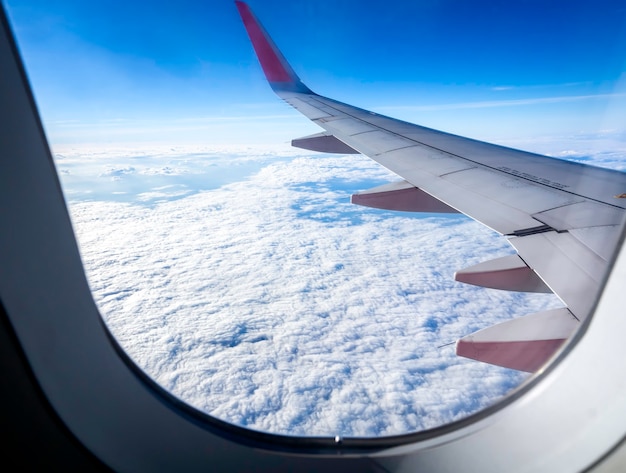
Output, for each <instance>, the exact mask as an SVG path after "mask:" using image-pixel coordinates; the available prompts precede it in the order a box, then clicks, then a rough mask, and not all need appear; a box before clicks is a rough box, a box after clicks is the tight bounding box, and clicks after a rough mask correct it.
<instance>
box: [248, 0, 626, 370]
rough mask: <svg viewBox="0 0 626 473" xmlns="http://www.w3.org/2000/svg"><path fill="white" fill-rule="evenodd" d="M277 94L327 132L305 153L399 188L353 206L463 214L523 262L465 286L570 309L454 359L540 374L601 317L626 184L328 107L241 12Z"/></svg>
mask: <svg viewBox="0 0 626 473" xmlns="http://www.w3.org/2000/svg"><path fill="white" fill-rule="evenodd" d="M236 4H237V8H238V9H239V13H240V15H241V17H242V20H243V23H244V25H245V27H246V30H247V32H248V35H249V36H250V40H251V42H252V45H253V47H254V50H255V52H256V54H257V57H258V58H259V62H260V63H261V66H262V68H263V71H264V73H265V76H266V77H267V80H268V82H269V84H270V86H271V87H272V89H273V90H274V92H275V93H276V94H277V95H278V96H279V97H280V98H281V99H283V100H284V101H285V102H287V103H288V104H290V105H291V106H293V107H294V108H295V109H297V110H298V111H299V112H300V113H302V114H303V115H305V116H306V117H307V118H309V119H310V120H311V121H313V122H315V123H316V124H318V125H319V126H320V127H321V128H323V129H324V130H325V131H324V132H322V133H318V134H315V135H311V136H308V137H304V138H300V139H297V140H294V141H293V142H292V144H293V145H294V146H297V147H301V148H305V149H310V150H315V151H323V152H331V153H362V154H364V155H367V156H369V157H370V158H372V159H373V160H375V161H376V162H378V163H380V164H382V165H383V166H385V167H386V168H388V169H389V170H391V171H393V172H394V173H396V174H398V176H400V177H401V178H402V179H403V180H402V181H401V182H397V183H391V184H389V185H385V186H382V187H379V188H376V189H371V190H369V191H365V192H362V193H359V194H355V195H353V196H352V202H353V203H357V204H361V205H368V206H372V207H377V208H384V209H390V210H404V211H407V210H408V211H416V212H433V211H435V212H461V213H463V214H465V215H468V216H469V217H471V218H473V219H475V220H477V221H479V222H481V223H483V224H484V225H486V226H488V227H489V228H491V229H493V230H495V231H496V232H498V233H500V234H501V235H503V236H504V237H505V238H507V239H508V241H509V243H510V244H511V245H512V246H513V247H514V248H515V249H516V251H517V255H512V256H507V257H504V258H498V259H496V260H492V261H487V262H484V263H481V264H479V265H476V266H473V267H470V268H466V269H461V270H459V271H458V272H457V273H456V275H455V278H456V280H458V281H461V282H465V283H469V284H474V285H478V286H483V287H490V288H497V289H504V290H510V291H524V292H554V294H556V295H557V296H558V297H559V298H560V299H561V300H562V301H563V303H564V304H565V306H566V307H564V308H562V309H556V310H550V311H545V312H540V313H536V314H532V315H528V316H525V317H521V318H518V319H513V320H510V321H507V322H504V323H501V324H498V325H494V326H492V327H488V328H486V329H483V330H481V331H478V332H476V333H474V334H470V335H467V336H465V337H463V338H461V339H460V340H459V341H458V342H457V346H456V351H457V354H458V355H461V356H465V357H468V358H473V359H476V360H480V361H484V362H488V363H492V364H496V365H500V366H505V367H509V368H514V369H518V370H523V371H531V372H532V371H536V370H537V369H539V368H540V367H541V366H542V365H543V364H544V362H545V361H546V360H547V359H549V358H550V357H551V356H552V355H553V354H554V353H555V352H556V351H557V350H558V348H559V347H560V346H561V344H562V343H563V342H564V341H565V340H566V339H567V338H568V337H569V335H570V334H571V333H572V332H573V331H574V330H575V329H576V328H577V327H578V326H579V324H580V322H581V321H582V320H584V319H585V318H586V317H587V315H588V314H589V313H590V312H591V310H592V309H593V306H594V304H595V301H596V298H597V295H598V293H599V291H600V288H601V287H602V283H603V280H604V276H605V274H606V272H607V269H608V266H609V264H610V263H609V262H610V261H611V258H612V255H613V251H614V249H615V246H616V243H617V241H618V239H619V236H620V227H621V224H622V222H623V220H624V216H625V212H624V210H625V208H626V174H625V173H622V172H619V171H613V170H608V169H602V168H597V167H593V166H589V165H584V164H580V163H575V162H570V161H565V160H561V159H556V158H551V157H548V156H541V155H538V154H534V153H528V152H524V151H519V150H515V149H511V148H506V147H503V146H498V145H494V144H490V143H485V142H481V141H477V140H473V139H469V138H464V137H461V136H456V135H452V134H449V133H444V132H442V131H437V130H433V129H430V128H426V127H423V126H418V125H414V124H412V123H407V122H404V121H401V120H396V119H393V118H390V117H386V116H383V115H379V114H377V113H374V112H370V111H367V110H363V109H360V108H357V107H354V106H351V105H347V104H345V103H342V102H338V101H336V100H333V99H330V98H327V97H322V96H320V95H318V94H316V93H314V92H313V91H311V90H310V89H309V88H308V87H307V86H306V85H304V84H303V83H302V81H301V80H300V79H299V78H298V76H297V75H296V73H295V72H294V71H293V69H292V68H291V66H290V65H289V63H288V62H287V61H286V59H285V57H284V56H283V55H282V53H281V52H280V50H279V49H278V48H277V47H276V45H275V44H274V42H273V41H272V39H271V38H270V36H269V35H268V34H267V32H266V31H265V29H264V28H263V26H262V25H261V24H260V23H259V21H258V20H257V19H256V17H255V16H254V14H253V13H252V11H251V10H250V8H249V7H248V6H247V5H246V4H245V3H243V2H239V1H237V2H236Z"/></svg>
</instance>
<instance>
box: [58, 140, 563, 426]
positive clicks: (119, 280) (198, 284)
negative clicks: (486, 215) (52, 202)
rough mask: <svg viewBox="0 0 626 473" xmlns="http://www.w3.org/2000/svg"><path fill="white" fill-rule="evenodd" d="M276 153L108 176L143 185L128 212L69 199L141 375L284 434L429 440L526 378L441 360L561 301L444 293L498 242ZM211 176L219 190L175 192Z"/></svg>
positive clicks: (379, 173)
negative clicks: (489, 331) (433, 431)
mask: <svg viewBox="0 0 626 473" xmlns="http://www.w3.org/2000/svg"><path fill="white" fill-rule="evenodd" d="M291 153H293V152H291ZM273 154H274V155H276V157H273V156H272V153H267V154H264V153H256V154H250V153H249V152H244V151H240V152H235V153H224V152H220V153H213V154H211V153H206V152H198V153H194V154H192V153H189V152H187V153H185V154H178V153H177V152H172V151H170V152H167V153H163V154H161V155H160V156H156V155H151V157H149V158H148V159H146V160H145V161H140V160H137V161H138V162H142V163H143V164H142V166H139V165H137V164H135V163H134V162H133V164H132V165H129V166H130V167H132V168H134V172H132V173H123V172H122V173H117V174H116V176H118V177H120V180H121V181H122V182H124V181H125V180H129V181H134V180H135V179H139V177H138V176H141V177H140V179H141V180H142V181H141V182H142V183H143V187H141V188H140V189H139V188H138V190H137V192H136V193H135V194H134V197H133V198H132V199H130V198H128V199H121V201H120V199H117V198H116V196H115V195H114V194H105V193H101V194H100V197H99V198H97V199H93V198H92V197H90V198H87V197H85V196H84V195H83V196H80V195H79V196H78V197H79V198H76V199H74V201H73V202H72V203H71V206H70V208H71V213H72V218H73V221H74V225H75V228H76V231H77V234H78V236H79V242H80V247H81V253H82V255H83V259H84V262H85V266H86V268H87V269H88V274H89V281H90V285H91V287H92V290H93V292H94V296H95V298H96V300H97V301H98V304H99V306H100V308H101V312H102V314H103V316H104V318H105V320H106V322H107V325H108V326H109V327H110V329H111V331H112V332H113V334H114V335H115V336H116V338H117V339H118V340H119V341H120V343H121V345H122V346H123V347H124V349H125V350H127V352H128V353H129V355H130V356H131V357H132V358H133V359H134V360H135V361H136V362H137V363H138V365H139V366H140V367H141V368H142V369H144V370H145V371H146V372H147V373H148V374H150V376H152V377H153V378H154V379H156V380H157V381H158V382H159V383H160V384H161V385H162V386H164V387H165V388H166V389H168V390H169V391H171V392H172V393H173V394H175V395H176V396H178V397H180V398H181V399H184V400H185V401H186V402H188V403H190V404H191V405H193V406H195V407H197V408H199V409H201V410H203V411H205V412H208V413H210V414H211V415H215V416H217V417H219V418H222V419H225V420H228V421H230V422H234V423H236V424H239V425H244V426H247V427H250V428H255V429H259V430H265V431H272V432H277V433H285V434H291V435H331V436H334V435H342V436H377V435H391V434H398V433H405V432H411V431H415V430H421V429H424V428H430V427H434V426H437V425H441V424H442V423H446V422H450V421H452V420H455V419H459V418H462V417H464V416H466V415H468V414H470V413H472V412H475V411H476V410H478V409H480V408H482V407H484V406H486V405H489V404H491V403H492V402H494V400H495V399H498V398H500V397H501V396H502V395H504V394H505V393H506V392H508V391H509V390H510V389H512V388H513V387H515V386H517V385H518V384H519V382H521V381H522V380H523V379H525V375H524V374H521V373H517V372H513V371H509V370H506V369H502V368H498V367H494V366H489V365H486V364H481V363H476V362H473V361H470V360H465V359H461V358H457V357H456V356H455V355H454V348H453V346H444V347H441V348H438V347H440V346H441V345H444V344H446V343H449V342H453V341H454V340H456V339H457V338H459V337H461V336H463V335H465V334H467V333H470V332H472V331H474V330H477V329H480V328H483V327H486V326H489V325H491V324H493V323H497V322H499V321H503V320H507V319H509V318H511V317H514V316H519V315H524V314H526V313H531V312H535V311H537V310H541V309H543V308H547V307H554V306H556V305H558V302H557V301H556V299H555V298H554V297H551V296H527V295H521V294H512V293H505V292H499V291H494V290H486V289H480V288H474V287H470V286H464V285H462V284H460V283H456V282H454V281H453V273H454V271H455V270H458V269H461V268H463V267H465V266H470V265H472V264H474V263H477V262H479V261H482V260H485V259H490V258H493V257H497V256H500V255H502V254H507V253H510V252H511V250H510V248H508V245H507V244H506V242H505V241H504V240H503V239H502V238H500V237H498V236H497V235H495V234H493V233H492V232H491V231H489V230H487V229H485V228H484V227H482V226H481V225H479V224H477V223H475V222H472V221H470V220H468V219H466V218H465V217H462V216H458V215H453V216H437V215H432V216H426V217H423V216H414V215H411V214H404V213H391V212H385V211H378V210H373V209H363V208H359V207H356V206H353V205H351V204H349V195H350V194H351V193H353V192H355V191H357V190H362V189H364V188H369V187H373V186H375V185H378V184H380V183H382V182H385V181H387V180H393V179H395V178H394V177H393V176H392V175H390V174H389V173H388V172H387V171H385V170H384V169H381V168H380V167H378V166H377V165H376V164H375V163H373V162H371V161H370V160H369V159H367V158H363V157H354V156H350V157H341V156H321V155H302V154H300V155H298V154H297V152H296V154H292V155H288V154H287V153H286V152H282V151H279V152H278V153H273ZM72 159H73V158H72V156H67V155H66V157H65V159H64V160H60V161H59V166H61V167H62V168H63V167H65V166H70V165H71V162H72ZM106 159H107V160H109V161H117V160H118V158H116V157H115V156H110V157H108V158H106ZM102 161H105V159H102ZM120 161H121V159H120ZM169 163H176V165H177V166H179V167H180V172H179V173H177V174H174V175H171V176H169V177H171V178H172V181H171V182H172V184H171V187H167V186H156V187H150V184H151V183H152V181H150V179H151V175H150V173H149V172H148V170H151V169H162V168H163V167H165V166H166V165H167V166H170V165H171V164H169ZM226 163H229V164H226ZM144 165H145V167H143V166H144ZM92 166H93V165H92ZM99 166H100V165H97V166H95V167H92V171H91V172H95V170H96V168H98V167H99ZM106 166H107V167H106V169H118V170H124V169H127V167H125V166H120V167H118V166H117V165H116V166H109V165H108V164H107V165H106ZM229 166H230V171H233V168H236V169H238V170H240V171H242V175H241V177H240V178H239V179H235V178H233V177H231V174H229V172H228V169H229ZM213 169H215V171H216V172H218V173H221V172H223V176H224V178H223V179H224V182H223V183H219V182H217V181H213V182H209V183H208V184H207V185H205V186H204V187H202V186H200V187H194V186H191V185H189V186H188V187H187V188H185V190H184V191H183V190H181V189H183V188H179V187H176V182H177V179H179V178H180V176H187V175H188V174H192V173H193V172H195V171H198V174H197V175H196V176H201V177H203V178H204V177H207V178H208V176H210V175H211V172H212V170H213ZM199 170H201V171H199ZM101 174H102V173H101ZM99 179H101V180H109V179H110V176H108V175H102V176H100V177H99ZM200 181H201V179H198V180H197V181H194V182H196V183H199V182H200ZM209 181H210V179H209ZM108 182H111V181H110V180H109V181H108ZM117 183H118V181H115V182H114V183H113V184H116V185H117ZM131 187H132V186H131ZM178 191H180V192H181V193H180V194H175V192H178ZM127 197H128V196H127ZM143 197H145V199H144V198H143ZM88 199H90V200H88Z"/></svg>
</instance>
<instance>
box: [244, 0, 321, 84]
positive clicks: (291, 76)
mask: <svg viewBox="0 0 626 473" xmlns="http://www.w3.org/2000/svg"><path fill="white" fill-rule="evenodd" d="M235 6H236V7H237V10H238V11H239V15H240V16H241V20H242V21H243V24H244V27H245V28H246V32H247V33H248V37H249V38H250V42H251V43H252V47H253V48H254V52H255V53H256V56H257V58H258V60H259V62H260V63H261V68H262V69H263V72H264V73H265V77H266V79H267V81H268V82H269V84H270V86H271V87H272V89H273V90H274V91H275V92H299V93H309V94H310V93H312V91H311V89H309V88H308V87H307V86H306V85H304V84H303V83H302V81H301V80H300V78H299V77H298V75H297V74H296V73H295V71H294V70H293V69H292V67H291V66H290V65H289V63H288V62H287V60H286V59H285V57H284V56H283V54H282V53H281V51H280V49H278V47H277V46H276V44H275V43H274V41H273V40H272V38H271V37H270V35H269V34H268V33H267V31H266V30H265V28H263V25H262V24H261V22H260V21H259V20H258V19H257V18H256V16H255V15H254V13H253V12H252V9H251V8H250V7H249V6H248V4H247V3H245V2H242V1H241V0H235Z"/></svg>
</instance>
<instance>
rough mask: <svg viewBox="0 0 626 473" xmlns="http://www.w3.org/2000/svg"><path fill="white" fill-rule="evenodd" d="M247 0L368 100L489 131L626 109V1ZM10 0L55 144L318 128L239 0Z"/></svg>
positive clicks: (296, 54) (299, 59) (333, 90)
mask: <svg viewBox="0 0 626 473" xmlns="http://www.w3.org/2000/svg"><path fill="white" fill-rule="evenodd" d="M249 3H250V5H251V7H252V8H253V10H254V11H255V13H256V14H257V16H258V17H259V18H260V19H261V21H262V22H263V23H264V25H265V26H266V28H267V30H268V31H269V32H270V34H272V36H273V37H274V39H275V41H276V43H277V44H278V45H279V47H280V48H281V49H282V50H283V51H284V53H285V56H286V57H287V58H288V60H289V61H290V62H291V63H292V65H293V66H294V69H295V70H296V71H297V72H298V73H299V75H300V76H301V78H302V79H303V80H304V82H305V83H307V85H309V86H310V87H311V88H312V89H313V90H315V91H316V92H318V93H321V94H323V95H327V96H331V97H333V98H336V99H339V100H342V101H345V102H348V103H351V104H354V105H359V106H362V107H365V108H371V109H375V110H376V111H379V112H381V113H385V114H388V115H391V116H396V117H400V118H403V119H407V120H410V121H414V122H418V123H420V124H425V125H429V126H433V127H437V128H443V129H446V130H450V131H453V132H457V133H462V134H471V135H473V136H477V137H479V138H483V139H499V138H502V139H506V138H514V137H516V136H518V135H519V134H533V133H546V132H547V131H550V132H564V131H572V130H575V131H578V132H586V133H593V132H595V131H597V130H600V129H603V130H606V129H615V128H618V127H620V126H622V127H623V124H624V122H625V121H626V120H625V116H624V112H623V111H622V110H624V108H626V107H624V104H625V100H624V96H623V95H620V94H624V93H626V87H625V86H624V84H623V79H622V76H623V73H624V70H625V68H626V60H625V59H624V58H625V56H624V54H623V51H625V50H626V26H625V25H626V22H625V21H626V20H625V18H626V5H624V3H623V2H619V1H600V2H593V3H590V2H576V1H574V2H571V1H570V2H543V1H521V2H509V1H500V2H494V1H477V2H461V1H421V2H405V1H393V0H388V1H385V2H360V1H355V0H348V1H342V0H332V1H331V0H323V1H315V2H292V1H286V0H269V1H268V0H263V1H262V0H257V1H254V0H253V1H250V2H249ZM5 5H6V6H7V7H8V11H9V16H10V18H11V20H12V22H13V27H14V30H15V33H16V36H17V38H18V42H19V46H20V48H21V50H22V53H23V56H24V59H25V62H26V66H27V69H28V73H29V76H30V79H31V81H32V83H33V86H34V89H35V93H36V97H37V100H38V103H39V106H40V109H41V112H42V114H43V116H44V120H45V121H46V127H47V130H48V133H49V137H50V140H51V142H52V144H53V145H54V144H55V143H71V142H76V141H78V142H117V141H123V142H129V141H135V142H170V141H171V142H196V143H197V142H207V143H220V144H225V143H227V142H232V141H239V142H245V143H255V142H272V141H280V142H285V141H288V140H289V139H290V138H292V137H295V136H292V135H291V133H302V134H306V133H309V132H312V131H315V127H314V126H313V125H311V124H309V123H308V122H307V120H306V119H304V118H302V119H298V118H296V117H297V116H298V115H297V113H296V112H295V111H291V110H290V109H289V108H288V107H286V106H285V105H284V104H282V103H281V102H280V101H279V100H277V99H276V98H275V96H274V95H273V94H272V92H271V90H270V88H269V87H268V86H267V84H266V83H265V81H264V78H263V76H262V73H261V70H260V67H259V66H258V64H257V62H256V59H255V57H254V55H253V51H252V48H251V46H250V44H249V43H248V39H247V36H246V34H245V31H244V29H243V26H242V24H241V21H240V19H239V17H238V13H237V10H236V8H235V5H234V2H232V1H230V0H224V1H211V2H206V1H204V2H194V1H181V2H176V3H175V4H174V3H172V2H165V1H159V0H157V1H151V2H128V1H125V2H120V1H107V2H98V1H94V2H82V1H77V0H76V1H55V2H49V1H45V0H9V1H5ZM620 80H621V82H620ZM521 130H523V131H521ZM296 136H298V135H296Z"/></svg>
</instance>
